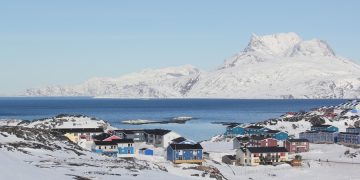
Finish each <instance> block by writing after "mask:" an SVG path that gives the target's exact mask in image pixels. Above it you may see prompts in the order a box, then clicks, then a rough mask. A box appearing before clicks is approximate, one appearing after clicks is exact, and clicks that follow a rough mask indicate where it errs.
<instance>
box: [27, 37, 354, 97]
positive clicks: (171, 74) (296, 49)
mask: <svg viewBox="0 0 360 180" xmlns="http://www.w3.org/2000/svg"><path fill="white" fill-rule="evenodd" d="M24 95H26V96H78V95H80V96H98V97H119V98H277V99H279V98H280V99H281V98H358V97H360V66H359V65H357V64H355V63H354V62H352V61H351V60H348V59H345V58H342V57H338V56H336V54H335V52H334V51H333V49H332V48H331V47H330V45H329V44H327V43H326V42H325V41H322V40H317V39H314V40H302V39H301V38H300V37H299V36H298V35H297V34H295V33H279V34H274V35H265V36H257V35H253V36H252V38H251V40H250V42H249V44H248V46H247V47H246V48H245V49H244V50H243V51H241V52H240V53H238V54H236V55H234V56H233V57H231V58H229V59H227V60H226V61H225V62H224V64H223V65H221V66H220V68H218V69H216V70H213V71H210V72H201V71H199V70H198V69H197V68H195V67H193V66H190V65H186V66H181V67H173V68H165V69H159V70H146V71H142V72H140V73H134V74H129V75H125V76H122V77H119V78H102V79H99V78H95V79H91V80H89V81H87V82H85V83H84V84H81V85H76V86H67V87H63V86H50V87H45V88H40V89H37V88H34V89H28V90H26V92H25V93H24Z"/></svg>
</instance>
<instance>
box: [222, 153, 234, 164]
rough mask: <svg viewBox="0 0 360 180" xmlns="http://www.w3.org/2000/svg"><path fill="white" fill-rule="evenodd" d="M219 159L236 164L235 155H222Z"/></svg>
mask: <svg viewBox="0 0 360 180" xmlns="http://www.w3.org/2000/svg"><path fill="white" fill-rule="evenodd" d="M221 161H222V162H223V163H225V164H229V165H236V156H235V155H225V156H223V157H222V159H221Z"/></svg>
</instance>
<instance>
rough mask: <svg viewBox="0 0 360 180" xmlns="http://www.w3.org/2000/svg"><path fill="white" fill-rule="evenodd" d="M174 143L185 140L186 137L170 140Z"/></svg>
mask: <svg viewBox="0 0 360 180" xmlns="http://www.w3.org/2000/svg"><path fill="white" fill-rule="evenodd" d="M172 141H173V142H174V143H181V142H184V141H186V139H185V138H184V137H178V138H175V139H173V140H172Z"/></svg>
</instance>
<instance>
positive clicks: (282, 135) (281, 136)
mask: <svg viewBox="0 0 360 180" xmlns="http://www.w3.org/2000/svg"><path fill="white" fill-rule="evenodd" d="M264 135H265V136H270V137H272V138H274V139H276V140H278V141H284V140H286V139H288V138H289V135H288V134H287V133H286V132H282V131H278V130H267V131H265V132H264Z"/></svg>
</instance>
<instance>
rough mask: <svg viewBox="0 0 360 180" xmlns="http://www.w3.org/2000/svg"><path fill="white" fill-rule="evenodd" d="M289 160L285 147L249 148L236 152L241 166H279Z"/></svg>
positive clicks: (237, 160)
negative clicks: (278, 164)
mask: <svg viewBox="0 0 360 180" xmlns="http://www.w3.org/2000/svg"><path fill="white" fill-rule="evenodd" d="M287 160H288V151H287V150H286V149H285V148H284V147H248V148H240V149H238V150H236V162H237V164H239V165H245V166H257V165H260V164H263V165H267V164H277V163H283V162H286V161H287Z"/></svg>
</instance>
